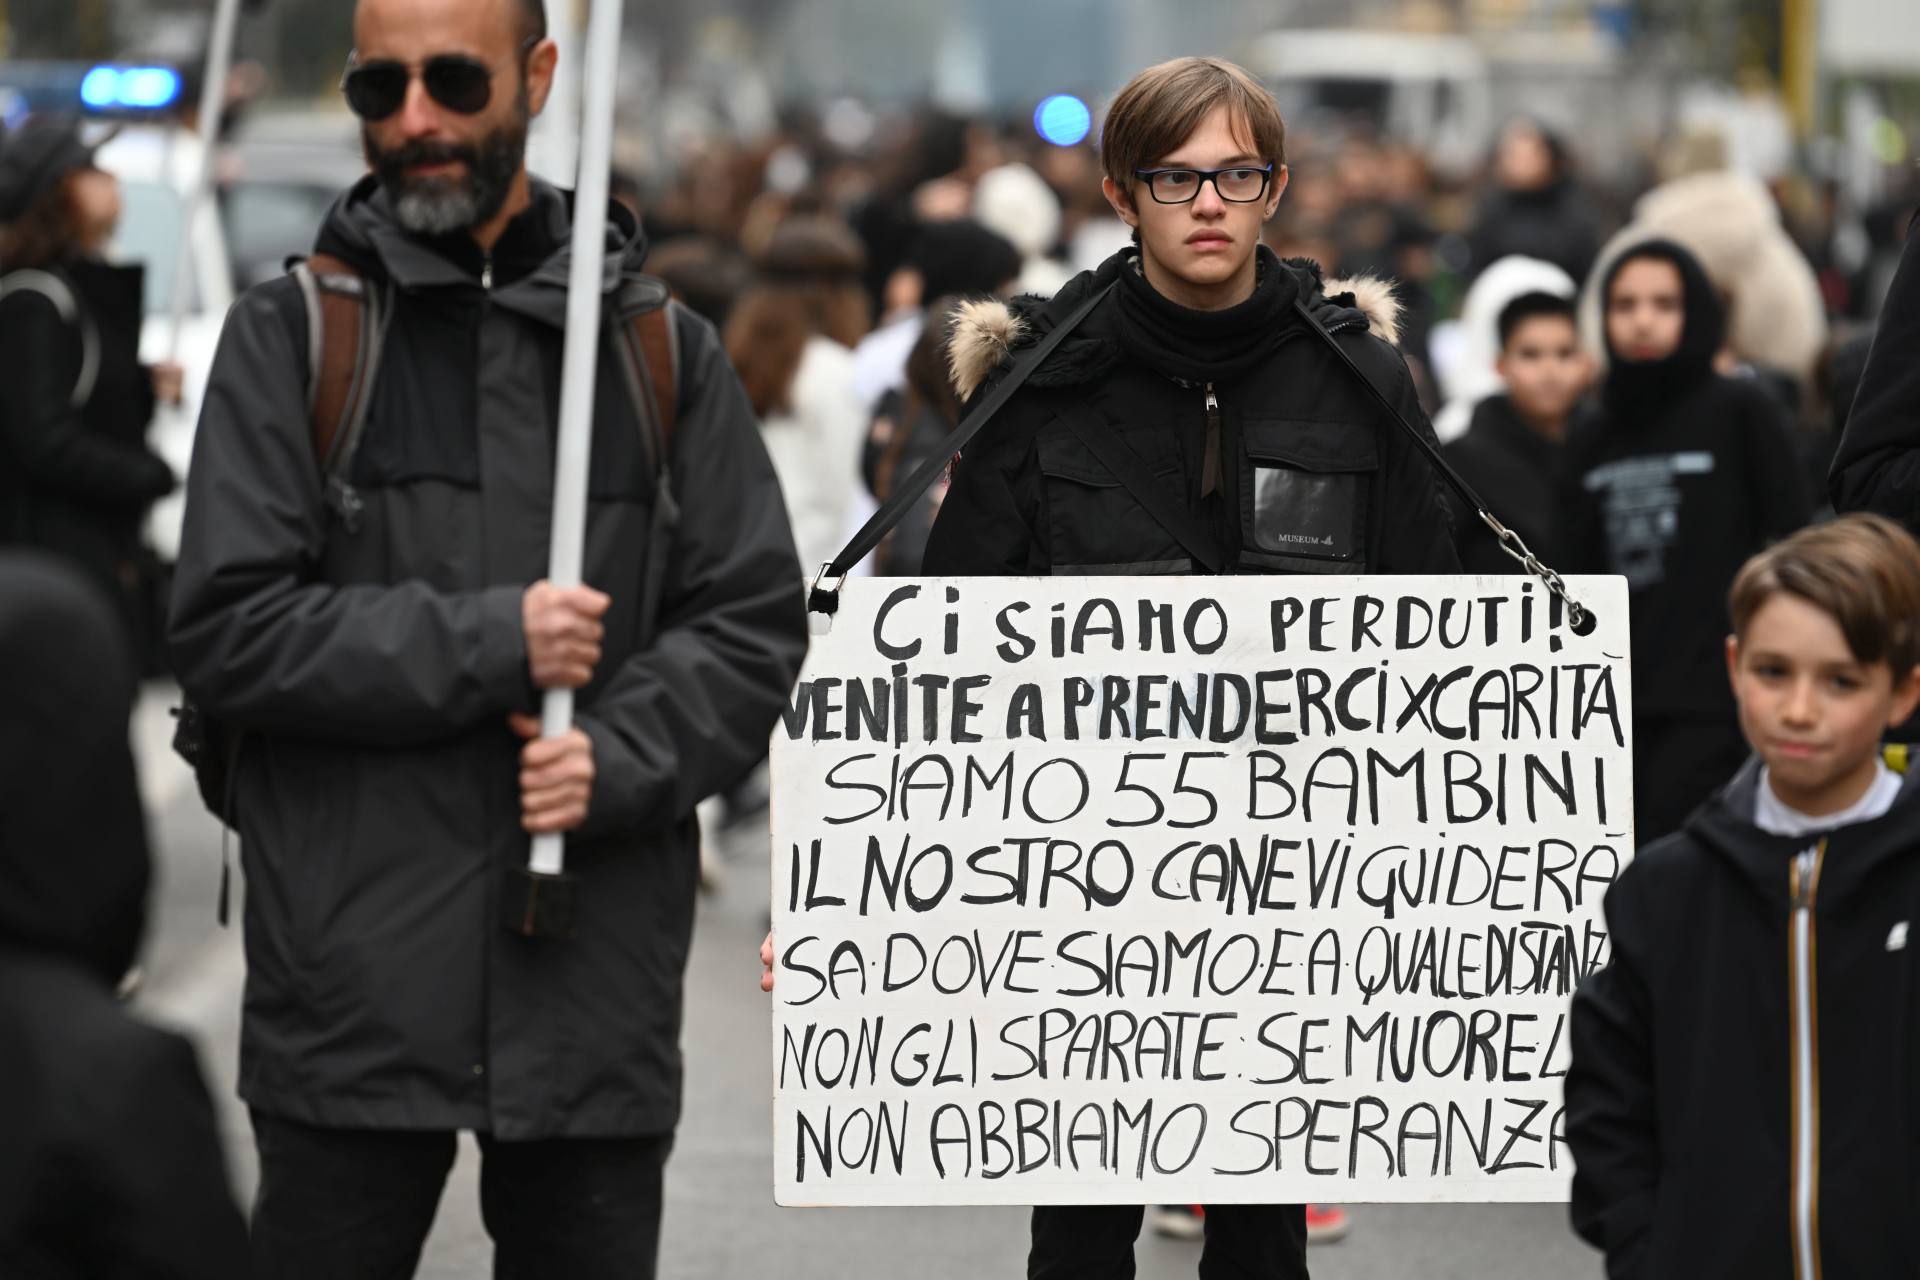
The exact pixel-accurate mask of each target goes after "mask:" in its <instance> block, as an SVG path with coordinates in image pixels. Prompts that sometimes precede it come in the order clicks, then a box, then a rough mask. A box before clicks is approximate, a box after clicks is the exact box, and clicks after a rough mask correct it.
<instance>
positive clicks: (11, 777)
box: [0, 553, 149, 984]
mask: <svg viewBox="0 0 1920 1280" xmlns="http://www.w3.org/2000/svg"><path fill="white" fill-rule="evenodd" d="M0 673H4V677H0V678H4V679H5V680H6V681H7V682H8V684H9V685H10V687H9V688H8V689H7V691H6V694H5V703H6V707H7V713H6V714H5V715H4V716H0V947H7V948H13V949H16V950H21V951H29V952H33V953H36V954H42V955H54V956H58V957H60V958H61V959H64V960H67V961H70V962H74V963H78V964H80V965H82V966H84V967H85V968H86V969H87V970H88V971H90V972H91V973H92V974H93V975H94V976H96V977H97V978H99V979H100V980H101V981H102V982H104V983H108V984H111V983H115V982H117V981H118V980H119V979H120V977H121V975H123V974H124V973H125V972H126V971H127V969H128V967H129V966H130V965H131V964H132V963H133V958H134V954H135V952H136V950H137V949H138V947H139V943H140V934H141V931H142V929H143V927H144V924H145V912H146V897H147V881H148V876H149V864H148V858H147V836H146V825H145V819H144V816H143V815H142V812H141V808H140V794H139V790H138V788H137V787H136V786H135V782H134V770H133V754H132V751H131V750H130V748H129V747H128V743H127V718H128V713H129V710H130V708H131V707H132V705H133V697H134V672H133V663H132V660H131V658H130V657H129V655H128V652H127V647H126V643H125V641H124V640H123V638H122V636H121V624H120V622H119V620H118V618H117V617H116V616H115V614H114V612H113V609H112V607H111V606H110V605H109V604H108V603H107V601H106V600H105V598H104V597H102V596H101V595H100V594H99V592H98V591H97V590H96V589H95V588H94V587H93V586H92V585H91V584H89V583H87V582H85V581H83V580H81V579H80V578H78V577H77V576H75V575H74V573H73V572H72V571H71V570H69V569H67V568H65V567H64V566H63V565H61V564H60V563H59V562H57V561H55V560H52V559H49V558H45V557H41V556H37V555H27V554H20V553H3V554H0Z"/></svg>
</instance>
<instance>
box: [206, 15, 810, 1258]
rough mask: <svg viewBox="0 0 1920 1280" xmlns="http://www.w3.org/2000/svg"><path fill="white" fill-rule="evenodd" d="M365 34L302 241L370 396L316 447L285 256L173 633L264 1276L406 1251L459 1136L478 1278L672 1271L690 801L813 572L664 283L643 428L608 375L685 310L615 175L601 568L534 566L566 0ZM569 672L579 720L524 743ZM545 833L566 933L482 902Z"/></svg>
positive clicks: (260, 297) (708, 352)
mask: <svg viewBox="0 0 1920 1280" xmlns="http://www.w3.org/2000/svg"><path fill="white" fill-rule="evenodd" d="M354 44H355V50H354V54H353V57H352V60H351V62H350V63H349V65H348V68H347V71H346V75H345V78H344V81H343V89H344V91H345V94H346V98H347V102H348V104H349V105H350V106H351V107H352V108H353V110H354V111H355V112H356V113H358V115H359V116H360V117H361V120H362V121H363V126H364V127H363V137H364V141H365V146H366V152H367V158H368V161H369V164H370V167H371V169H372V173H371V174H370V175H369V176H368V177H367V178H366V179H365V180H363V181H362V182H360V183H359V184H358V185H356V186H355V187H354V188H353V189H352V190H351V191H349V192H347V193H346V194H345V195H344V196H343V197H342V198H341V200H340V201H339V203H338V204H337V205H336V206H335V207H334V209H333V211H332V212H331V214H330V215H329V216H328V218H327V221H326V224H325V226H324V227H323V228H322V230H321V231H320V235H319V240H318V244H317V246H316V255H317V256H319V255H324V257H325V259H327V260H331V263H332V264H336V265H340V266H342V267H343V270H340V271H333V274H332V278H333V279H334V280H336V281H337V280H338V279H339V278H340V277H341V276H342V275H343V274H344V275H345V276H346V277H347V278H348V279H349V280H350V281H355V280H357V282H358V286H357V287H358V289H360V290H363V291H364V296H365V299H366V303H367V305H366V307H365V309H364V311H363V320H364V321H365V322H366V323H365V326H364V330H363V339H364V341H363V343H362V346H361V353H362V354H361V360H362V362H363V368H364V367H367V366H366V365H365V362H368V361H371V362H372V364H371V366H370V367H371V369H372V371H373V372H372V373H371V374H370V375H369V376H370V381H368V382H367V384H366V387H367V389H366V391H365V393H364V397H365V399H364V409H363V410H362V411H361V412H360V413H359V414H358V421H357V425H353V426H352V427H351V428H350V429H347V430H344V431H343V434H342V436H341V437H339V438H337V439H335V441H334V443H333V448H332V451H331V453H330V454H329V456H328V457H327V460H326V461H325V463H324V465H323V464H322V463H321V462H320V461H319V460H317V459H316V449H315V439H314V436H315V434H316V433H315V431H314V428H313V423H312V421H311V419H312V418H313V417H314V416H315V413H314V408H313V404H312V400H311V397H312V396H313V394H314V390H315V385H316V381H317V380H319V379H321V378H322V377H323V376H326V375H325V374H324V372H323V371H322V370H320V369H317V368H315V367H314V366H316V365H318V364H321V363H322V358H323V357H325V356H328V355H330V354H331V347H330V345H329V344H328V343H327V342H324V341H323V338H324V337H325V336H326V335H327V334H328V333H330V332H331V330H329V329H327V328H325V327H324V326H326V325H327V324H329V323H330V322H329V321H328V320H327V318H326V316H325V315H324V314H322V313H321V311H320V310H319V309H318V308H317V307H316V308H315V311H314V314H313V316H312V318H311V319H310V317H309V313H308V306H307V297H306V295H305V293H304V292H303V290H302V288H301V285H300V283H299V282H297V281H295V280H293V279H285V280H279V281H274V282H272V283H270V284H266V285H263V286H261V287H259V288H257V289H255V290H253V291H251V292H250V293H248V294H247V295H246V296H245V297H243V298H242V299H241V301H240V302H239V303H238V305H236V306H235V308H234V309H233V312H232V314H231V315H230V317H229V318H228V321H227V325H226V330H225V333H224V335H223V337H222V340H221V346H220V351H219V354H218V356H217V358H216V361H215V365H214V369H213V374H212V381H211V385H210V387H209V389H208V392H207V396H206V401H205V409H204V412H203V415H202V418H201V421H200V426H199V435H198V438H197V440H196V442H195V449H194V457H193V464H192V467H191V472H190V479H189V485H188V507H187V519H186V531H185V538H184V544H183V548H182V554H181V558H180V563H179V569H178V576H177V581H176V590H175V598H174V612H173V618H172V624H171V642H172V647H173V654H174V658H175V661H176V663H177V670H178V671H179V673H180V679H181V683H182V685H183V687H184V688H185V690H186V692H187V694H188V696H189V698H191V699H192V700H193V701H194V702H195V703H197V704H198V706H199V707H200V709H201V710H202V711H204V712H205V713H206V715H207V716H209V717H211V718H212V719H213V720H214V721H216V722H218V723H220V724H222V725H224V726H226V727H227V729H228V730H229V731H230V733H231V735H232V737H233V740H234V741H237V744H238V745H237V747H236V748H235V749H234V751H233V753H232V757H231V759H232V767H231V770H230V778H229V783H228V785H229V787H230V795H231V798H230V800H229V802H228V803H227V805H226V806H225V812H226V815H227V816H228V817H229V819H231V820H233V821H234V822H235V823H236V825H237V827H238V830H239V832H240V835H241V849H242V861H243V867H244V870H245V872H246V887H247V894H246V952H247V964H248V974H247V988H246V1005H245V1014H244V1020H243V1025H242V1033H241V1064H240V1093H241V1096H242V1097H243V1098H244V1099H245V1100H246V1102H247V1103H248V1105H249V1106H250V1107H251V1108H252V1115H253V1126H254V1134H255V1139H256V1142H257V1144H258V1147H259V1153H260V1187H259V1193H258V1196H257V1200H256V1204H255V1209H254V1219H253V1231H252V1239H253V1250H254V1263H255V1267H254V1274H255V1275H257V1276H263V1277H306V1276H313V1277H321V1276H327V1277H334V1276H357V1277H358V1276H364V1277H393V1276H407V1275H410V1274H412V1272H413V1270H414V1269H415V1267H416V1265H417V1263H418V1259H419V1255H420V1250H421V1246H422V1243H423V1241H424V1240H425V1238H426V1235H427V1232H428V1229H429V1227H430V1225H431V1223H432V1220H433V1216H434V1211H435V1207H436V1205H437V1203H438V1200H439V1197H440V1193H441V1189H442V1186H443V1184H444V1181H445V1177H446V1174H447V1171H448V1169H449V1167H450V1166H451V1164H452V1162H453V1159H454V1153H455V1148H456V1141H457V1135H458V1134H459V1132H460V1131H461V1130H467V1131H470V1132H472V1133H474V1134H476V1135H477V1137H478V1140H479V1145H480V1149H481V1152H482V1156H483V1165H482V1172H481V1200H482V1208H483V1210H484V1215H485V1220H486V1225H487V1230H488V1232H489V1233H490V1234H491V1236H492V1237H493V1240H494V1244H495V1248H496V1262H495V1271H494V1274H495V1275H496V1276H507V1277H521V1276H556V1275H564V1276H570V1277H589V1278H590V1277H600V1276H606V1277H613V1276H619V1277H634V1276H651V1275H653V1274H654V1266H655V1255H656V1253H657V1244H658V1233H659V1218H660V1204H661V1181H662V1174H663V1167H664V1163H665V1160H666V1157H667V1152H668V1149H669V1147H670V1146H671V1143H672V1134H673V1130H674V1126H675V1123H676V1121H677V1119H678V1115H679V1105H680V1084H681V1059H680V1049H679V1031H680V1013H681V999H682V992H681V987H682V975H683V971H684V968H685V964H686V959H687V951H688V943H689V938H690V934H691V931H692V925H693V909H694V890H695V884H696V880H697V876H698V858H697V841H696V835H695V827H694V822H693V812H694V807H695V805H696V804H697V803H698V802H699V801H700V800H701V799H702V798H703V797H705V796H707V795H709V794H711V793H713V792H715V791H717V790H719V789H720V788H721V787H723V786H725V785H728V784H730V783H731V782H733V781H735V780H736V779H737V778H738V777H739V776H740V775H741V774H742V773H744V772H745V771H746V770H748V769H749V768H750V767H751V766H752V765H753V764H754V763H755V762H756V761H757V760H758V759H759V758H760V756H761V754H762V753H763V752H764V751H765V748H766V740H767V735H768V733H769V732H770V730H771V728H772V725H773V722H774V720H775V718H776V716H777V714H778V710H779V708H780V706H781V704H782V702H783V701H784V699H785V696H786V693H787V690H788V688H789V686H790V685H791V683H792V681H793V677H794V675H795V673H796V672H797V670H798V667H799V663H800V658H801V656H802V653H803V651H804V649H805V643H806V641H805V633H806V625H805V618H804V614H803V610H802V604H801V597H800V593H799V592H797V591H795V590H794V586H793V584H794V582H795V581H796V580H797V579H798V576H799V566H798V564H797V562H796V559H795V556H794V550H793V543H792V539H791V537H790V535H789V534H788V532H787V529H788V525H787V518H786V514H785V511H784V509H783V506H782V503H781V499H780V492H779V488H778V486H777V484H776V482H775V479H774V474H773V469H772V466H771V464H770V463H769V462H768V459H767V453H766V450H765V448H764V447H763V446H762V444H761V442H760V434H759V431H758V429H757V426H756V424H755V422H754V417H753V413H752V411H751V409H750V407H749V405H748V403H747V399H746V396H745V394H744V393H743V392H742V390H741V388H740V384H739V382H738V381H737V380H736V378H735V377H734V375H733V373H732V371H731V370H730V369H729V368H728V365H727V362H726V359H725V355H724V352H723V350H722V348H721V345H720V343H719V341H718V339H717V337H716V335H715V334H714V331H713V329H712V327H711V326H709V325H708V324H707V323H706V322H705V321H703V320H701V319H699V318H697V317H696V316H694V315H693V314H692V313H691V312H688V311H686V310H684V309H682V308H678V307H673V308H672V309H671V311H669V313H668V315H667V320H668V324H669V326H670V327H669V328H668V329H667V330H666V332H667V333H668V334H670V336H671V344H670V346H671V348H672V349H673V350H674V351H675V354H674V356H673V359H672V361H671V366H670V368H671V372H670V373H669V370H668V368H667V367H651V368H650V373H651V375H652V378H653V379H654V380H655V382H654V387H653V391H654V395H655V396H656V397H658V396H661V393H660V392H659V391H658V386H659V382H658V380H659V379H663V378H665V379H668V381H667V385H668V386H670V387H672V388H674V390H673V392H671V393H669V396H670V398H667V397H662V398H660V399H659V400H658V401H657V403H659V404H660V405H661V406H662V407H661V408H660V409H659V410H658V411H657V413H656V414H655V418H656V419H657V420H656V421H654V423H653V426H654V428H655V429H656V430H655V433H654V434H653V435H652V436H651V437H650V436H649V435H648V433H647V431H646V430H644V429H643V428H645V427H646V426H647V419H648V415H649V406H650V405H653V404H655V403H656V400H655V399H653V398H650V397H649V396H648V395H646V394H637V393H636V391H635V387H634V386H633V383H634V382H635V381H642V380H645V378H644V377H643V376H642V377H635V376H633V375H645V374H647V373H648V372H649V367H650V366H652V365H653V361H652V358H651V356H649V358H648V361H647V364H646V365H643V366H640V367H638V368H636V367H634V366H633V365H631V364H629V365H627V366H626V367H625V368H624V370H623V366H622V354H621V348H619V347H617V346H616V343H618V342H619V341H621V340H622V339H624V338H625V336H626V333H627V330H628V328H629V326H631V325H632V324H633V323H634V321H635V318H636V317H641V316H644V315H646V314H647V313H649V312H651V311H654V310H657V309H658V308H661V307H665V306H668V305H669V304H668V301H667V290H666V288H665V287H664V286H663V285H662V284H660V282H659V281H657V280H652V279H649V278H647V277H645V276H643V275H641V274H640V271H639V264H640V262H641V259H642V256H643V253H644V244H643V242H642V239H641V235H640V231H639V226H638V223H637V222H636V220H635V219H634V218H633V217H631V216H630V215H629V214H628V213H626V211H624V210H622V209H619V208H618V207H614V208H609V209H594V210H586V211H583V213H584V216H588V217H592V218H593V219H595V220H596V221H597V222H599V221H604V223H605V227H606V235H607V244H608V257H607V271H606V274H605V277H604V281H605V284H604V287H605V294H604V298H603V311H604V312H605V315H606V321H605V324H604V325H603V335H602V349H601V355H600V361H599V363H600V374H599V380H598V386H597V388H596V396H595V408H594V423H593V452H592V465H591V470H590V473H589V481H588V494H589V508H588V516H587V529H586V555H585V568H586V572H585V580H586V582H587V583H588V584H589V585H586V586H582V587H577V588H569V589H562V588H557V587H554V586H551V585H549V584H547V583H545V582H542V581H539V579H540V578H541V576H542V573H543V571H544V567H545V565H546V563H547V552H548V540H549V533H550V529H551V525H552V518H551V517H552V512H551V494H552V491H553V467H554V445H555V433H556V428H555V420H556V417H557V412H558V402H559V395H560V386H559V383H560V366H561V348H562V334H563V329H564V326H565V318H566V300H567V299H566V285H567V279H568V271H569V268H568V263H569V243H570V238H571V233H572V222H573V218H574V216H575V213H576V210H575V208H574V206H573V200H572V198H571V196H570V195H569V194H568V193H565V192H562V191H559V190H556V189H554V188H552V187H549V186H546V185H545V184H543V183H540V182H538V181H535V180H533V179H531V178H530V177H529V176H528V174H527V171H526V167H525V163H524V152H525V147H526V138H527V126H528V122H529V120H530V119H531V117H532V116H533V115H534V114H536V113H537V112H539V110H540V109H541V107H542V106H543V105H544V103H545V101H546V98H547V95H548V91H549V89H550V88H551V85H552V82H553V70H554V62H555V57H556V50H555V47H554V45H553V43H552V42H551V41H550V40H548V39H547V38H546V21H545V14H544V11H543V9H542V6H541V4H540V0H360V3H359V4H358V5H357V7H356V9H355V12H354ZM329 269H330V270H332V268H331V267H330V268H329ZM349 292H354V290H349ZM316 325H319V326H322V327H321V328H320V329H319V330H318V331H316ZM626 355H627V356H628V357H631V356H632V355H633V351H632V348H631V347H629V348H627V349H626ZM669 408H670V412H669ZM662 423H671V427H672V429H671V434H670V437H669V438H668V439H667V440H665V441H662V440H661V438H660V433H659V431H658V430H657V428H658V427H660V426H661V425H662ZM650 440H651V444H650V443H649V441H650ZM661 444H665V446H666V447H665V449H664V450H662V451H664V452H665V454H666V461H665V462H664V464H663V465H664V471H665V475H664V480H665V482H666V483H664V484H663V483H662V480H663V476H662V474H661V467H660V466H657V465H655V463H654V461H653V459H654V458H655V457H656V451H655V449H654V447H653V446H656V445H661ZM342 450H344V451H345V452H344V453H342V452H341V451H342ZM674 507H677V509H678V515H677V517H675V516H672V515H670V514H668V513H670V512H671V511H672V509H673V508H674ZM669 529H670V530H671V537H670V538H668V537H667V536H665V534H664V533H663V531H664V530H669ZM563 687H564V688H572V689H574V690H576V691H577V694H578V701H577V706H578V708H579V711H578V719H577V727H576V728H575V729H574V730H573V731H571V732H570V733H568V734H567V735H566V736H565V737H562V738H554V739H544V738H541V737H539V733H540V726H539V721H538V720H537V718H535V715H534V713H535V711H536V710H537V708H538V701H539V697H540V694H541V691H542V690H544V689H550V688H563ZM539 832H565V833H566V834H567V837H568V869H569V872H570V873H571V874H572V875H574V876H575V877H576V879H577V884H576V886H575V889H576V892H575V894H574V897H573V902H574V908H573V920H572V936H571V937H570V938H566V939H556V938H547V937H542V938H530V937H524V936H518V935H516V934H515V933H511V932H509V931H507V930H506V929H503V928H502V927H501V923H500V921H501V915H502V911H503V901H504V898H503V895H504V894H505V893H506V892H507V890H506V885H507V883H508V878H509V876H510V875H511V873H512V872H513V871H514V870H515V869H516V868H522V867H524V866H525V863H526V859H527V852H528V847H527V841H528V836H529V833H539Z"/></svg>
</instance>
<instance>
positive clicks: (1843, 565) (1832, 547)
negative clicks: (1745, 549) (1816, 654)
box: [1727, 515, 1920, 682]
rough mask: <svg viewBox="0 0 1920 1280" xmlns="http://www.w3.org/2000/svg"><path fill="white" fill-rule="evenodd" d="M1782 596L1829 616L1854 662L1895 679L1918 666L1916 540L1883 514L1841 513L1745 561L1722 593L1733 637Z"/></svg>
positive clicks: (1919, 549) (1919, 567)
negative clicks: (1884, 669) (1882, 667)
mask: <svg viewBox="0 0 1920 1280" xmlns="http://www.w3.org/2000/svg"><path fill="white" fill-rule="evenodd" d="M1783 591H1784V592H1786V593H1787V594H1789V595H1795V596H1799V597H1800V598H1801V599H1802V600H1805V601H1806V602H1807V603H1809V604H1811V605H1813V606H1814V607H1816V608H1818V609H1820V610H1822V611H1823V612H1825V613H1826V614H1827V615H1828V616H1830V617H1831V618H1832V619H1833V620H1834V622H1835V623H1837V624H1838V625H1839V627H1840V634H1841V635H1843V636H1845V637H1846V639H1847V648H1849V649H1851V650H1852V651H1853V656H1854V658H1855V659H1856V660H1857V661H1859V662H1861V663H1864V664H1866V665H1867V666H1872V665H1874V664H1876V663H1882V662H1884V663H1885V664H1886V665H1887V666H1888V667H1890V668H1892V670H1893V678H1894V680H1895V681H1896V682H1898V681H1900V680H1903V679H1905V678H1906V675H1907V673H1908V672H1909V671H1911V670H1913V668H1914V665H1915V664H1916V663H1920V543H1917V542H1915V541H1914V539H1913V535H1912V534H1910V533H1908V532H1907V531H1906V530H1905V529H1903V528H1901V527H1900V526H1899V525H1897V524H1895V523H1894V522H1893V521H1891V520H1888V519H1886V518H1885V517H1884V516H1875V515H1849V516H1841V517H1840V518H1839V519H1837V520H1833V521H1829V522H1828V523H1826V524H1817V525H1814V526H1812V527H1811V528H1807V529H1802V530H1800V532H1798V533H1796V534H1794V535H1793V536H1791V537H1789V538H1786V539H1783V540H1782V541H1780V542H1777V543H1775V544H1774V545H1773V546H1771V547H1768V548H1767V549H1766V550H1765V551H1762V552H1761V553H1760V554H1759V555H1757V556H1754V557H1753V558H1752V559H1751V560H1749V561H1747V563H1746V564H1745V565H1743V566H1742V567H1741V569H1740V572H1739V574H1738V575H1737V576H1736V577H1735V578H1734V580H1733V589H1732V591H1731V592H1729V593H1728V595H1727V612H1728V613H1730V614H1731V615H1732V616H1733V633H1734V634H1735V635H1736V636H1744V635H1745V634H1746V630H1747V624H1748V623H1749V622H1751V621H1752V620H1753V615H1754V614H1756V613H1758V612H1759V611H1760V608H1761V606H1762V605H1764V604H1766V602H1767V601H1768V600H1770V599H1772V598H1773V597H1774V596H1776V595H1778V594H1780V593H1781V592H1783Z"/></svg>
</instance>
